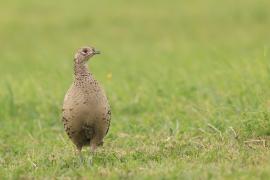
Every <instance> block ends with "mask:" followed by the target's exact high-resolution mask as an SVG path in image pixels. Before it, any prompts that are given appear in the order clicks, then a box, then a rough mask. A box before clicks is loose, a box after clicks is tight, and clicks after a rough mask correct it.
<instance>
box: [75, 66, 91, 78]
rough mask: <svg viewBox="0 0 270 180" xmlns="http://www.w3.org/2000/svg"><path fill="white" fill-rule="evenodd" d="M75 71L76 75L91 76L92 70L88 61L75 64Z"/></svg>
mask: <svg viewBox="0 0 270 180" xmlns="http://www.w3.org/2000/svg"><path fill="white" fill-rule="evenodd" d="M74 73H75V77H81V76H89V75H90V72H89V70H88V66H87V64H86V63H77V62H75V64H74Z"/></svg>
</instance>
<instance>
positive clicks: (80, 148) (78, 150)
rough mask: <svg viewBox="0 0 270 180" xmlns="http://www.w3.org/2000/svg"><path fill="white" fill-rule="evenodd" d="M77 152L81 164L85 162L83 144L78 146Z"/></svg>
mask: <svg viewBox="0 0 270 180" xmlns="http://www.w3.org/2000/svg"><path fill="white" fill-rule="evenodd" d="M76 154H77V157H79V161H80V164H83V162H84V159H83V155H82V147H81V146H77V151H76Z"/></svg>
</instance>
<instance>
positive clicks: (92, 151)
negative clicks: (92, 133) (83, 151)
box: [89, 140, 97, 166]
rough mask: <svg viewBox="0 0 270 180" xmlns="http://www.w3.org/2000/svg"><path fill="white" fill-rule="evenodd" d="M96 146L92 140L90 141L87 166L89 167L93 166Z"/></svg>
mask: <svg viewBox="0 0 270 180" xmlns="http://www.w3.org/2000/svg"><path fill="white" fill-rule="evenodd" d="M96 148H97V145H96V142H95V141H94V140H92V141H91V143H90V155H89V165H90V166H91V165H92V164H93V157H94V155H95V151H96Z"/></svg>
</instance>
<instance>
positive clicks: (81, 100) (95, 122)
mask: <svg viewBox="0 0 270 180" xmlns="http://www.w3.org/2000/svg"><path fill="white" fill-rule="evenodd" d="M95 54H98V52H97V51H96V50H95V49H94V48H91V47H84V48H81V49H79V51H78V52H77V53H76V55H75V59H74V73H75V78H74V82H73V84H72V85H71V87H70V88H69V90H68V91H67V93H66V95H65V99H64V104H63V109H62V110H63V116H62V121H63V123H64V128H65V131H66V132H67V135H68V136H69V138H70V139H71V140H72V142H73V143H74V144H75V145H76V147H77V149H78V150H79V151H80V150H81V149H82V147H83V146H87V145H90V147H91V149H92V150H93V151H94V150H95V148H96V147H97V146H99V145H102V144H103V138H104V137H105V135H106V134H107V133H108V130H109V126H110V119H111V111H110V106H109V104H108V100H107V97H106V95H105V93H104V91H103V89H102V88H101V87H100V85H99V83H98V82H97V81H96V80H95V79H94V77H93V75H92V74H91V73H90V72H89V70H88V66H87V64H86V63H87V61H88V59H89V58H91V57H92V56H94V55H95Z"/></svg>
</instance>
